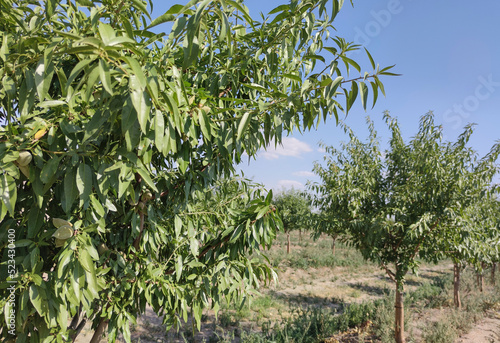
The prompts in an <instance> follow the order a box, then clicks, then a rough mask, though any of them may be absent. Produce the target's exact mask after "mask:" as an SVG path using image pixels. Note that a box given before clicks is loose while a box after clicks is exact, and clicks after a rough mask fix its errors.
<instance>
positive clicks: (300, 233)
mask: <svg viewBox="0 0 500 343" xmlns="http://www.w3.org/2000/svg"><path fill="white" fill-rule="evenodd" d="M299 242H300V243H302V229H299Z"/></svg>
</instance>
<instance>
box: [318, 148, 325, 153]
mask: <svg viewBox="0 0 500 343" xmlns="http://www.w3.org/2000/svg"><path fill="white" fill-rule="evenodd" d="M318 151H319V152H326V149H325V148H323V147H319V148H318Z"/></svg>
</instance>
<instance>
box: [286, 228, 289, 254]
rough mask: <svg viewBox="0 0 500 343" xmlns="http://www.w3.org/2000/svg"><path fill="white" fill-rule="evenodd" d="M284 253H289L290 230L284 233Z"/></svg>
mask: <svg viewBox="0 0 500 343" xmlns="http://www.w3.org/2000/svg"><path fill="white" fill-rule="evenodd" d="M286 253H287V254H289V253H290V232H287V233H286Z"/></svg>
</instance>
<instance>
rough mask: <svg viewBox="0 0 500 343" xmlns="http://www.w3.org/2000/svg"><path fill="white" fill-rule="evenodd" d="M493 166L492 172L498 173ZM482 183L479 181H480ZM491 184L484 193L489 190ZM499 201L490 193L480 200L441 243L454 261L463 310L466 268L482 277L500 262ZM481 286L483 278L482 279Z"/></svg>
mask: <svg viewBox="0 0 500 343" xmlns="http://www.w3.org/2000/svg"><path fill="white" fill-rule="evenodd" d="M495 171H496V168H495V167H494V166H492V167H491V168H490V169H489V172H491V173H495ZM478 181H479V180H476V182H478ZM488 188H489V185H484V190H485V191H489V189H488ZM498 210H499V206H498V200H497V199H496V198H495V196H494V194H486V196H481V197H479V198H478V201H477V202H476V203H473V204H472V205H471V206H469V208H467V209H466V210H465V211H464V212H463V214H462V215H461V216H460V217H459V218H457V221H456V223H455V224H454V225H455V228H454V229H452V230H448V231H446V232H444V234H445V235H444V237H443V239H442V240H441V241H440V242H438V243H440V244H441V245H442V247H441V251H442V254H443V257H448V258H450V259H451V260H452V261H453V275H454V282H453V283H454V292H453V299H454V304H455V307H457V308H458V309H461V307H462V302H461V299H460V273H461V270H462V268H463V267H465V266H467V265H472V266H474V268H475V269H476V270H478V271H479V272H480V275H481V276H482V273H483V269H484V266H485V265H494V263H495V262H496V261H497V260H498V256H499V252H500V251H499V249H500V245H499V243H500V230H499V226H498V217H499V212H498ZM479 281H480V287H481V286H482V278H480V280H479Z"/></svg>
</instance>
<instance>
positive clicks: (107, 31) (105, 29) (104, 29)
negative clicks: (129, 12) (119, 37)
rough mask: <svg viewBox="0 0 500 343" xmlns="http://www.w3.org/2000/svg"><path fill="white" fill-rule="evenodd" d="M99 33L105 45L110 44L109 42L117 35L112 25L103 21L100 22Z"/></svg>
mask: <svg viewBox="0 0 500 343" xmlns="http://www.w3.org/2000/svg"><path fill="white" fill-rule="evenodd" d="M99 34H100V35H101V39H102V41H103V42H104V44H105V45H109V42H110V41H111V40H112V39H113V38H115V37H116V32H115V30H113V28H112V27H111V25H109V24H105V23H103V22H99Z"/></svg>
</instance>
